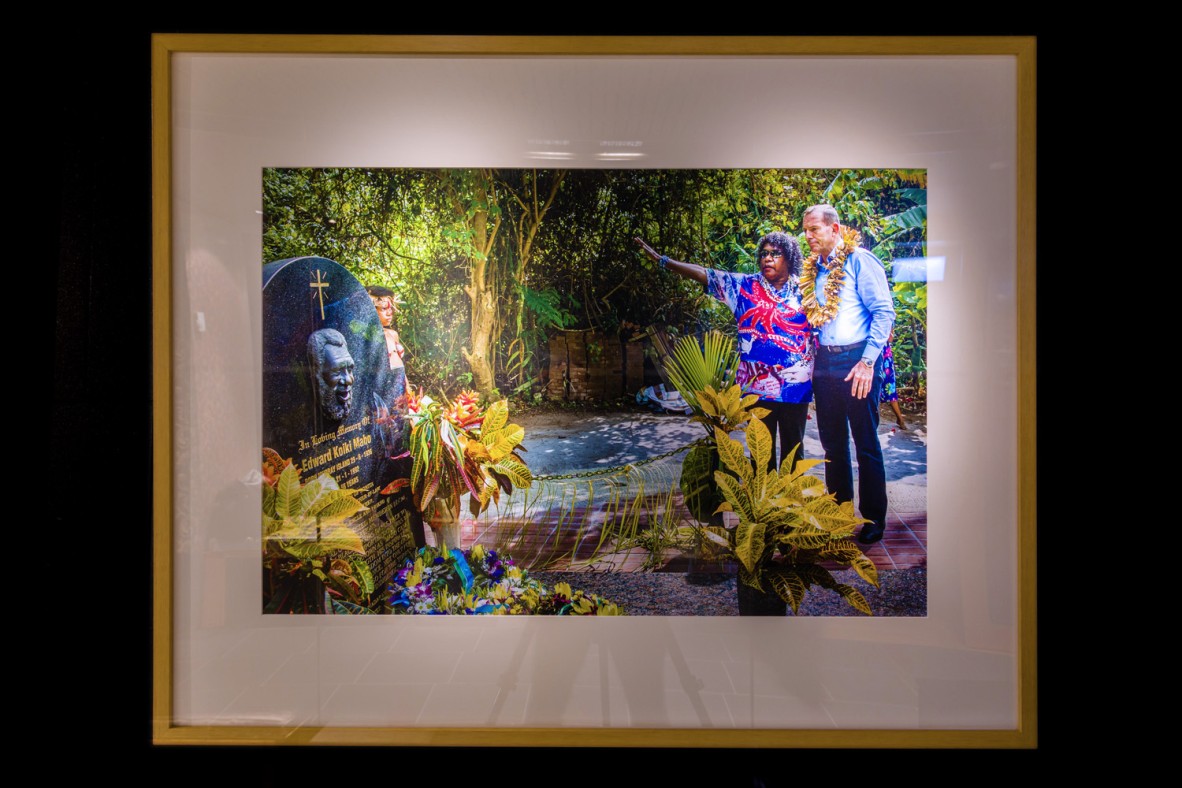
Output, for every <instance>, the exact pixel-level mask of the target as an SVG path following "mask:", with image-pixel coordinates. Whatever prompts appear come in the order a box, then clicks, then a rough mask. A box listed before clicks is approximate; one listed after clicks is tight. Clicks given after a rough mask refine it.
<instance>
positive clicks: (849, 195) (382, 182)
mask: <svg viewBox="0 0 1182 788" xmlns="http://www.w3.org/2000/svg"><path fill="white" fill-rule="evenodd" d="M926 189H927V182H926V177H925V174H924V172H923V171H909V170H829V169H808V170H774V169H768V170H578V171H570V172H564V171H559V170H553V171H551V170H531V169H519V170H518V169H514V170H508V169H505V170H498V169H448V170H410V169H398V170H394V169H341V168H326V169H309V168H303V169H268V170H265V171H264V174H263V207H264V210H263V259H264V260H265V261H271V260H276V259H281V258H286V257H295V256H300V255H309V254H314V255H321V256H324V257H329V258H331V259H333V260H336V261H337V262H339V263H341V264H342V265H344V266H345V267H346V268H348V269H349V270H350V271H351V272H353V273H354V274H355V275H356V276H357V277H358V278H359V279H360V280H361V281H362V282H364V283H365V284H367V285H368V284H380V285H385V286H387V287H390V288H392V289H394V290H395V291H396V292H397V293H398V294H399V295H400V296H401V297H402V299H403V300H404V303H403V304H402V307H401V309H400V312H399V315H398V317H397V318H396V320H397V324H398V325H397V328H398V331H399V334H400V335H401V337H402V340H403V344H404V345H405V346H406V348H407V356H406V358H405V362H406V365H407V376H408V379H410V380H411V381H413V382H414V383H416V384H417V385H421V386H424V387H425V388H426V389H427V390H432V391H456V390H458V389H459V388H461V387H469V386H473V385H477V384H480V386H481V387H484V385H485V384H486V383H487V385H488V390H491V389H492V388H499V389H500V390H502V391H506V392H515V394H516V395H517V396H522V397H529V396H531V395H532V394H533V393H535V392H536V391H538V390H539V388H540V386H539V382H540V379H541V372H542V370H543V369H544V368H545V365H546V364H547V362H548V358H547V353H546V348H547V340H548V335H549V334H550V333H552V332H554V331H556V330H559V329H564V328H565V329H582V328H593V329H598V330H600V331H603V332H607V333H612V332H615V331H617V330H621V331H630V330H634V329H635V328H636V327H645V326H652V325H656V326H659V327H662V328H665V327H672V328H677V329H679V330H680V331H681V332H682V333H700V332H703V331H708V330H718V331H720V332H722V333H725V334H729V335H731V336H733V335H734V331H735V329H734V320H733V318H732V316H731V315H730V314H729V312H727V311H726V310H725V308H721V307H720V306H719V305H718V304H717V302H716V301H715V300H714V299H712V298H710V297H709V296H706V295H705V294H704V293H703V292H702V289H701V287H700V286H698V285H696V284H694V283H692V282H687V281H685V280H682V279H680V278H678V277H675V276H671V275H669V274H668V272H666V271H663V270H661V269H660V268H658V267H657V266H655V265H654V264H652V263H651V261H648V260H647V258H644V259H642V258H641V257H640V256H638V255H637V252H636V248H635V245H634V244H633V243H632V240H631V239H632V238H633V237H634V236H642V237H644V238H646V239H647V240H648V241H649V242H651V243H653V244H654V246H655V247H656V248H658V249H660V250H662V252H664V253H666V254H669V255H670V256H672V257H674V258H676V259H679V260H688V261H692V262H697V263H701V264H703V265H707V266H710V267H714V268H718V269H721V270H727V271H743V272H754V271H755V270H756V265H755V260H754V258H753V252H754V249H755V244H756V242H757V241H758V239H759V237H760V236H761V235H762V234H764V233H766V232H769V231H771V230H785V231H788V232H796V231H798V230H799V227H800V219H801V214H802V212H803V210H804V209H805V208H806V207H807V206H808V205H811V204H814V203H818V202H823V201H826V200H829V201H832V202H833V203H834V205H835V206H836V207H837V209H838V211H839V212H840V213H841V216H842V221H843V222H844V223H846V224H849V225H851V226H853V227H855V228H857V229H858V230H859V231H860V232H861V233H862V234H863V236H864V238H865V243H866V244H867V246H868V248H870V249H871V250H872V251H874V252H875V253H876V254H877V255H878V256H879V257H880V258H881V259H882V260H883V261H884V263H885V264H886V266H887V269H888V272H889V271H890V270H891V264H892V261H893V260H894V259H895V258H896V257H903V256H906V257H918V256H922V255H923V254H924V243H925V234H926V225H927V219H926V217H927V208H926V201H927V191H926ZM900 284H902V283H898V284H897V285H896V288H898V286H899V285H900ZM918 287H920V288H922V287H924V285H922V284H920V285H918ZM898 292H899V291H898V289H896V293H898ZM477 302H478V303H479V305H480V307H479V309H477ZM477 312H480V315H479V317H480V318H481V320H485V319H487V322H486V325H485V329H486V330H487V333H488V340H487V342H488V346H487V348H486V351H487V354H488V358H489V363H490V365H491V368H492V371H493V374H494V376H495V380H493V381H482V380H480V375H479V374H477V372H476V369H475V368H474V367H473V366H472V364H471V363H469V361H467V360H465V356H464V350H465V349H467V350H468V351H471V350H473V347H474V342H475V340H477V339H479V337H477V336H476V335H477V334H479V333H480V332H479V330H478V329H479V328H480V327H479V326H478V325H477V324H476V323H474V317H475V316H477V314H476V313H477ZM925 326H926V310H924V309H918V310H913V311H912V312H910V313H908V314H907V315H906V316H903V317H901V318H900V320H899V322H898V323H897V325H896V334H897V335H906V336H907V338H908V339H907V341H908V342H909V343H910V345H909V346H908V348H909V352H907V353H904V354H901V355H902V356H903V358H902V359H901V364H900V363H899V362H897V366H898V367H899V368H897V370H896V371H897V373H899V374H900V384H901V385H902V386H903V387H911V388H912V389H914V390H915V391H916V393H922V389H923V387H924V381H923V369H924V365H923V358H924V356H925V353H926V338H925V330H926V329H925ZM480 341H482V342H483V341H484V340H482V339H481V340H480ZM699 390H700V389H699ZM715 390H716V391H722V390H723V387H722V386H721V385H715Z"/></svg>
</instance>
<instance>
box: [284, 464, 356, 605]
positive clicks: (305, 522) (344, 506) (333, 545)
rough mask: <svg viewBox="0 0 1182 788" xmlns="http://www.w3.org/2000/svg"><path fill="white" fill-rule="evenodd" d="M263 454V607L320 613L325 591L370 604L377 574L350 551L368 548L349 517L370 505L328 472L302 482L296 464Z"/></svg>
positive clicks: (335, 599) (342, 597)
mask: <svg viewBox="0 0 1182 788" xmlns="http://www.w3.org/2000/svg"><path fill="white" fill-rule="evenodd" d="M264 457H265V458H267V460H266V462H265V464H264V471H266V473H267V477H268V478H269V479H271V480H272V482H270V483H268V484H264V485H263V501H262V504H263V507H262V508H263V512H262V524H263V567H264V569H265V571H266V585H265V588H264V593H263V610H264V612H267V613H321V612H324V599H325V595H326V592H327V595H328V597H329V598H331V599H332V600H334V601H338V600H339V601H343V602H348V603H350V604H352V605H355V606H361V607H365V606H368V605H370V604H371V598H372V595H373V592H374V581H373V574H372V573H371V572H370V569H369V565H368V564H367V563H366V562H365V560H364V559H362V558H360V557H358V555H348V553H354V554H359V555H363V554H364V553H365V547H364V546H363V545H362V543H361V537H360V536H358V535H357V532H356V531H354V530H353V529H352V528H350V527H349V526H348V525H347V522H348V520H349V519H350V518H351V517H353V516H354V515H355V514H357V513H359V512H362V511H365V508H366V507H364V506H363V505H362V504H361V502H360V501H358V500H357V498H356V496H355V495H354V493H353V492H351V491H349V490H342V489H340V487H339V486H338V485H337V483H336V481H335V480H334V479H333V478H332V477H331V476H329V475H328V474H326V473H324V474H321V475H320V476H318V477H316V478H315V479H313V480H312V481H310V482H308V483H307V484H301V483H300V475H299V470H298V469H297V468H296V466H295V465H294V464H291V463H290V462H288V463H286V465H285V467H283V468H282V470H281V471H279V469H278V468H277V467H276V465H277V463H276V462H275V460H277V458H278V455H276V454H275V453H274V452H271V451H270V450H264ZM268 463H269V464H268ZM276 472H278V475H277V476H275V473H276ZM342 553H345V554H346V555H342Z"/></svg>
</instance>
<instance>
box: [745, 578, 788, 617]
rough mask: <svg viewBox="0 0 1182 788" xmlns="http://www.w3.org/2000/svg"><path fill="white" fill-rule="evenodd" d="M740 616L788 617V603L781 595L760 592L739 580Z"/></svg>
mask: <svg viewBox="0 0 1182 788" xmlns="http://www.w3.org/2000/svg"><path fill="white" fill-rule="evenodd" d="M739 615H740V616H786V615H788V603H787V602H785V601H784V600H783V599H780V595H779V594H775V593H770V594H769V593H768V592H766V591H760V590H759V589H758V588H752V587H751V586H749V585H747V584H746V583H744V582H743V581H742V579H740V580H739Z"/></svg>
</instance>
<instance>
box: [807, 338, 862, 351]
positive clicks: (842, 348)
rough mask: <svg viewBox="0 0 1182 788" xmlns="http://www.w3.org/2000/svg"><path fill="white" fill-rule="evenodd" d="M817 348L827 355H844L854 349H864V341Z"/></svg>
mask: <svg viewBox="0 0 1182 788" xmlns="http://www.w3.org/2000/svg"><path fill="white" fill-rule="evenodd" d="M817 347H818V348H820V349H821V350H824V351H826V352H828V353H844V352H846V351H847V350H853V349H854V348H859V347H866V340H865V339H863V340H862V341H861V342H855V343H854V344H852V345H817Z"/></svg>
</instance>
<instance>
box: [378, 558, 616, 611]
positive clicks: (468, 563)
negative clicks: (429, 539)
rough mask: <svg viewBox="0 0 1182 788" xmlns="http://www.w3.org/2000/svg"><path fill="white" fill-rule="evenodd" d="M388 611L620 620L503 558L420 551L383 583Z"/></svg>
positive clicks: (602, 604)
mask: <svg viewBox="0 0 1182 788" xmlns="http://www.w3.org/2000/svg"><path fill="white" fill-rule="evenodd" d="M389 592H390V597H389V602H390V608H391V612H393V613H395V614H403V615H432V616H438V615H469V616H471V615H494V616H517V615H536V616H622V615H625V613H624V610H623V608H621V607H620V606H619V605H616V604H613V603H612V602H609V601H608V600H606V599H604V598H602V597H600V596H598V595H597V594H587V593H586V592H584V591H581V590H572V589H571V587H570V585H569V584H567V583H556V584H555V585H554V588H553V589H548V588H546V586H545V585H543V584H542V583H541V582H539V581H537V580H535V579H533V578H531V577H530V576H529V573H528V572H527V571H526V570H524V569H522V568H520V567H518V566H517V565H516V564H515V563H514V562H513V559H512V558H511V557H510V556H508V555H507V554H503V553H498V552H497V551H496V550H490V549H486V548H485V547H484V546H482V545H474V546H473V547H472V549H471V550H449V549H448V548H447V546H446V545H445V546H443V547H441V548H434V547H423V548H420V549H419V551H418V553H416V554H415V557H414V558H413V559H411V560H409V561H407V562H406V565H405V566H404V567H403V568H402V569H401V570H399V572H398V573H397V574H395V575H394V579H393V581H392V582H391V583H390V585H389Z"/></svg>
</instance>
